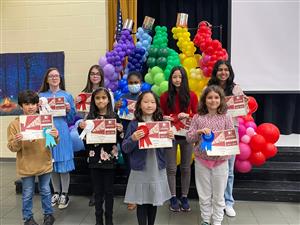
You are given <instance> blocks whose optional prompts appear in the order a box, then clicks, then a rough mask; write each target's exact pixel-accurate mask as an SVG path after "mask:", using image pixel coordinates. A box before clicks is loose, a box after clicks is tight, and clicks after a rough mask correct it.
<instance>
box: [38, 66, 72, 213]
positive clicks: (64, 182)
mask: <svg viewBox="0 0 300 225" xmlns="http://www.w3.org/2000/svg"><path fill="white" fill-rule="evenodd" d="M39 92H40V93H39V97H40V101H41V99H42V98H44V99H45V98H46V99H47V98H60V99H63V102H64V106H65V116H56V117H54V119H53V120H54V125H55V127H56V128H57V129H58V132H59V134H60V141H59V144H58V145H57V146H55V147H54V148H53V149H52V157H53V172H52V174H51V182H52V186H53V189H54V195H53V196H52V200H51V201H52V206H55V205H56V204H57V205H58V208H59V209H64V208H66V207H68V205H69V202H70V200H69V196H68V192H69V185H70V171H72V170H74V169H75V165H74V161H73V158H74V154H73V146H72V140H71V136H70V132H69V128H68V123H72V122H73V120H74V117H75V114H76V111H75V105H74V99H73V97H72V95H71V94H70V93H68V92H66V91H65V84H64V80H63V77H62V76H61V74H60V72H59V71H58V69H57V68H49V69H48V70H47V71H46V73H45V75H44V78H43V83H42V86H41V88H40V91H39Z"/></svg>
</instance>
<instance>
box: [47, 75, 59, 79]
mask: <svg viewBox="0 0 300 225" xmlns="http://www.w3.org/2000/svg"><path fill="white" fill-rule="evenodd" d="M48 78H49V79H54V78H59V75H48Z"/></svg>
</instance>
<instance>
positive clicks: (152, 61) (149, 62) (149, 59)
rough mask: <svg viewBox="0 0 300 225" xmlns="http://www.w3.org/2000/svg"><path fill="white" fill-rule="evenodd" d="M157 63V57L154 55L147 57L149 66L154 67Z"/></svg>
mask: <svg viewBox="0 0 300 225" xmlns="http://www.w3.org/2000/svg"><path fill="white" fill-rule="evenodd" d="M155 65H156V60H155V58H154V57H149V58H148V59H147V66H148V67H150V68H152V67H154V66H155Z"/></svg>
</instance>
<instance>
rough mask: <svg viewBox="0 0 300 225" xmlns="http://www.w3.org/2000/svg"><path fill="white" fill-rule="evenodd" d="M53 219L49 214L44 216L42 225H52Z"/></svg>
mask: <svg viewBox="0 0 300 225" xmlns="http://www.w3.org/2000/svg"><path fill="white" fill-rule="evenodd" d="M54 221H55V218H54V216H52V215H51V214H49V215H45V216H44V223H43V225H52V224H54Z"/></svg>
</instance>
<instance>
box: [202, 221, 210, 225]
mask: <svg viewBox="0 0 300 225" xmlns="http://www.w3.org/2000/svg"><path fill="white" fill-rule="evenodd" d="M201 225H210V223H208V222H204V221H203V222H202V223H201Z"/></svg>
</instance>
